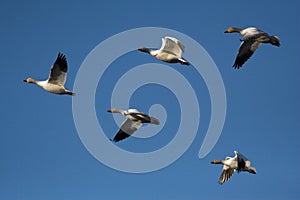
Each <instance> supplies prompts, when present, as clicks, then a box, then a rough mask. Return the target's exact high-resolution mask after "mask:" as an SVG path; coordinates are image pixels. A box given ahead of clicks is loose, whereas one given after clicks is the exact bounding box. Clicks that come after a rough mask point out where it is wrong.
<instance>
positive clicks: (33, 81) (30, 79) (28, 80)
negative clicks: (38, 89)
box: [23, 78, 36, 83]
mask: <svg viewBox="0 0 300 200" xmlns="http://www.w3.org/2000/svg"><path fill="white" fill-rule="evenodd" d="M23 81H24V82H26V83H36V80H34V79H33V78H27V79H25V80H23Z"/></svg>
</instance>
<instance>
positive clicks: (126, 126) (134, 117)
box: [107, 108, 159, 142]
mask: <svg viewBox="0 0 300 200" xmlns="http://www.w3.org/2000/svg"><path fill="white" fill-rule="evenodd" d="M107 112H111V113H120V114H122V115H124V116H125V117H126V120H125V121H124V122H123V123H122V125H121V127H120V129H119V131H118V133H117V134H116V135H115V137H114V139H113V141H114V142H118V141H120V140H123V139H125V138H128V137H129V136H130V135H132V134H133V133H134V131H136V130H137V129H139V128H140V127H141V126H142V124H143V123H150V124H156V125H159V121H158V119H156V118H154V117H149V116H148V115H146V114H144V113H142V112H140V111H138V110H137V109H128V110H122V109H117V108H112V109H110V110H108V111H107Z"/></svg>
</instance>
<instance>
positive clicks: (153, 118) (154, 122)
mask: <svg viewBox="0 0 300 200" xmlns="http://www.w3.org/2000/svg"><path fill="white" fill-rule="evenodd" d="M150 123H151V124H156V125H159V121H158V119H156V118H155V117H150Z"/></svg>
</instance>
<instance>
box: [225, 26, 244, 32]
mask: <svg viewBox="0 0 300 200" xmlns="http://www.w3.org/2000/svg"><path fill="white" fill-rule="evenodd" d="M241 31H242V29H240V28H235V27H229V28H228V29H226V30H225V31H224V33H234V32H237V33H240V32H241Z"/></svg>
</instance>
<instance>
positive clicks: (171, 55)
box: [138, 36, 190, 65]
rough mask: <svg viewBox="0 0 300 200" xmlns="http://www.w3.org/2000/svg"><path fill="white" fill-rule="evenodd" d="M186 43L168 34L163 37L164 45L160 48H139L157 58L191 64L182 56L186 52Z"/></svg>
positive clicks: (168, 61) (169, 61)
mask: <svg viewBox="0 0 300 200" xmlns="http://www.w3.org/2000/svg"><path fill="white" fill-rule="evenodd" d="M184 48H185V47H184V45H183V44H182V43H181V42H180V41H179V40H177V39H176V38H173V37H169V36H166V37H164V38H162V45H161V47H160V49H157V50H153V49H148V48H145V47H142V48H139V49H138V50H139V51H142V52H146V53H149V54H150V55H152V56H154V57H156V58H157V59H159V60H161V61H164V62H167V63H178V62H179V63H181V64H183V65H190V63H189V62H187V61H186V60H185V59H183V58H182V57H181V54H182V53H183V52H184Z"/></svg>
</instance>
